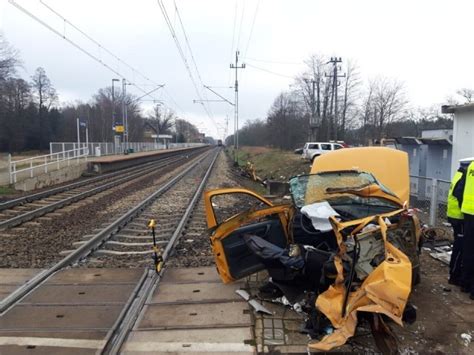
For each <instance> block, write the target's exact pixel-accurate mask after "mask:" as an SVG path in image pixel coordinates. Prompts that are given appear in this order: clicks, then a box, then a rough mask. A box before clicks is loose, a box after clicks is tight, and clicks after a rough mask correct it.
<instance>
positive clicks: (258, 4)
mask: <svg viewBox="0 0 474 355" xmlns="http://www.w3.org/2000/svg"><path fill="white" fill-rule="evenodd" d="M259 6H260V0H258V1H257V6H256V7H255V13H254V14H253V20H252V26H251V27H250V34H249V39H248V41H247V45H246V46H245V52H244V53H245V56H244V58H245V57H246V56H247V52H248V49H249V45H250V39H251V38H252V34H253V27H254V25H255V20H256V19H257V14H258V8H259Z"/></svg>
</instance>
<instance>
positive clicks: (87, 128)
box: [85, 126, 89, 157]
mask: <svg viewBox="0 0 474 355" xmlns="http://www.w3.org/2000/svg"><path fill="white" fill-rule="evenodd" d="M86 147H87V148H86V149H87V151H86V152H85V153H86V157H87V155H89V127H88V126H86Z"/></svg>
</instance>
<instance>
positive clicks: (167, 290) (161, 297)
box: [150, 282, 242, 303]
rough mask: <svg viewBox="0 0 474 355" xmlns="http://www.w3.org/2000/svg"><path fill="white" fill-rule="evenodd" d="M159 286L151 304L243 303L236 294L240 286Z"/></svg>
mask: <svg viewBox="0 0 474 355" xmlns="http://www.w3.org/2000/svg"><path fill="white" fill-rule="evenodd" d="M162 286H163V287H161V286H159V287H158V289H157V291H156V292H155V294H154V295H153V297H152V299H151V301H150V303H192V302H204V301H206V302H216V301H241V300H242V299H241V298H240V297H239V296H238V295H237V294H236V293H235V290H237V289H239V288H240V286H239V285H238V284H237V285H235V284H233V285H225V284H223V283H217V282H216V283H189V284H164V285H162Z"/></svg>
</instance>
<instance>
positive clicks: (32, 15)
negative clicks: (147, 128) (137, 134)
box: [9, 0, 153, 98]
mask: <svg viewBox="0 0 474 355" xmlns="http://www.w3.org/2000/svg"><path fill="white" fill-rule="evenodd" d="M9 3H10V4H11V5H13V6H15V7H16V8H17V9H18V10H20V11H21V12H23V13H25V14H26V15H28V16H29V17H31V18H32V19H33V20H35V21H36V22H38V23H39V24H41V25H43V26H44V27H45V28H47V29H48V30H50V31H51V32H53V33H54V34H56V35H57V36H59V37H61V38H62V39H64V40H65V41H66V42H68V43H69V44H71V45H72V46H73V47H75V48H77V49H78V50H80V51H81V52H82V53H84V54H85V55H87V56H88V57H89V58H91V59H93V60H94V61H96V62H98V63H99V64H101V65H102V66H104V67H105V68H107V69H108V70H110V71H111V72H112V73H114V74H115V75H117V76H119V77H120V78H122V79H125V80H126V81H128V82H129V83H130V84H131V85H133V86H135V87H136V88H137V89H138V90H140V91H141V92H143V93H144V94H146V93H147V91H146V90H145V89H143V88H141V87H140V86H138V85H137V84H135V83H132V82H131V81H130V80H128V79H127V78H126V77H125V76H124V75H122V74H121V73H119V72H118V71H117V70H115V69H113V68H112V67H111V66H110V65H108V64H107V63H105V62H104V61H102V60H101V59H100V58H98V57H97V56H95V55H94V54H92V53H90V52H89V51H87V50H86V49H84V48H82V47H81V46H80V45H78V44H77V43H75V42H74V41H72V40H71V39H69V38H68V37H66V35H65V34H61V33H60V32H59V31H58V30H56V29H54V28H53V27H51V26H50V25H48V24H47V23H46V22H44V21H43V20H41V19H40V18H39V17H37V16H35V15H34V14H33V13H31V12H30V11H28V10H27V9H25V8H24V7H22V6H21V5H19V4H17V3H16V2H15V1H14V0H9ZM150 97H152V98H153V96H151V95H150Z"/></svg>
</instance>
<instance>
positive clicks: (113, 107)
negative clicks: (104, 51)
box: [112, 79, 120, 153]
mask: <svg viewBox="0 0 474 355" xmlns="http://www.w3.org/2000/svg"><path fill="white" fill-rule="evenodd" d="M116 81H120V80H119V79H112V124H113V125H114V132H115V135H114V146H115V153H117V151H120V149H119V148H118V147H119V146H120V135H119V134H117V131H115V124H116V122H115V91H114V82H116Z"/></svg>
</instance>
